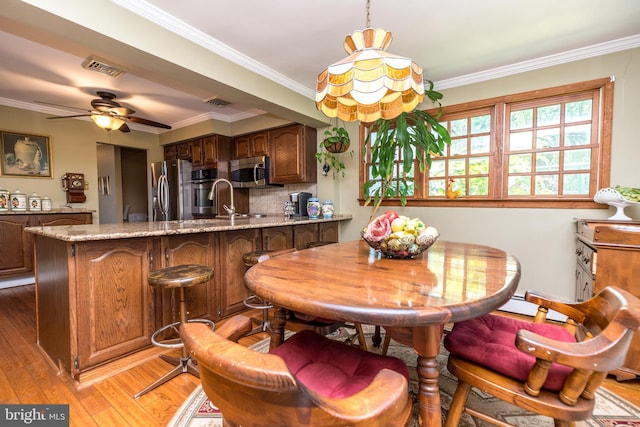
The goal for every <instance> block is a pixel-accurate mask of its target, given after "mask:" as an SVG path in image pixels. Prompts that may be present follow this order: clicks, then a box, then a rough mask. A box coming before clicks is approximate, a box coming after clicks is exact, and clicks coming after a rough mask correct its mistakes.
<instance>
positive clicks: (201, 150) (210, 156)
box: [191, 135, 231, 166]
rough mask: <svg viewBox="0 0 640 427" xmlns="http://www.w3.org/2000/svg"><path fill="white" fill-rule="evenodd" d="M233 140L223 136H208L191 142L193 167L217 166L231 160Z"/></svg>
mask: <svg viewBox="0 0 640 427" xmlns="http://www.w3.org/2000/svg"><path fill="white" fill-rule="evenodd" d="M230 141H231V139H230V138H229V137H227V136H223V135H208V136H205V137H202V138H199V139H196V140H194V141H192V142H191V164H192V166H217V165H218V162H227V161H229V160H230V157H229V156H230V144H231V142H230Z"/></svg>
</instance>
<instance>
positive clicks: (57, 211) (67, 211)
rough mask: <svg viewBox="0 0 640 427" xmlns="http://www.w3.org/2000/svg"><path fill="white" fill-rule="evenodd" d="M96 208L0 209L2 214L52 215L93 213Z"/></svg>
mask: <svg viewBox="0 0 640 427" xmlns="http://www.w3.org/2000/svg"><path fill="white" fill-rule="evenodd" d="M93 212H95V211H94V210H91V209H82V208H53V209H51V210H50V211H30V210H24V211H11V210H6V211H2V210H0V215H51V214H70V213H71V214H73V213H93Z"/></svg>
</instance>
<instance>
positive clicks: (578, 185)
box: [562, 173, 589, 195]
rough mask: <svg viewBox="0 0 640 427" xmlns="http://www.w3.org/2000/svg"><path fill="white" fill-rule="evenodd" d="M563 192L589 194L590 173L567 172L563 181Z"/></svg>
mask: <svg viewBox="0 0 640 427" xmlns="http://www.w3.org/2000/svg"><path fill="white" fill-rule="evenodd" d="M562 193H563V194H579V195H584V194H589V174H588V173H576V174H566V175H565V176H564V178H563V183H562Z"/></svg>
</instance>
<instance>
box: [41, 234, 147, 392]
mask: <svg viewBox="0 0 640 427" xmlns="http://www.w3.org/2000/svg"><path fill="white" fill-rule="evenodd" d="M36 244H37V246H36V247H37V252H36V256H37V264H38V272H39V273H40V272H44V271H47V272H49V273H48V274H38V275H37V277H36V302H37V307H38V310H37V319H38V333H37V340H38V344H39V345H40V346H41V347H42V348H43V349H44V350H45V351H46V353H47V354H49V356H50V357H51V359H52V360H53V361H54V363H55V364H56V366H58V365H60V366H63V367H64V368H65V369H67V370H68V371H69V372H70V373H71V375H72V376H73V377H74V378H76V379H77V378H78V377H79V376H80V375H81V374H82V373H84V372H86V371H88V370H90V369H92V368H94V367H96V366H98V365H100V364H102V363H105V362H107V361H110V360H113V359H116V358H120V357H122V356H123V355H126V354H129V353H133V352H136V351H138V350H140V349H142V348H144V347H146V346H148V345H149V344H150V342H151V335H152V334H153V331H154V325H153V319H154V316H153V302H152V293H151V290H150V287H149V285H148V284H147V274H148V271H149V270H150V263H151V259H152V251H153V244H152V241H151V240H150V239H146V238H140V239H123V240H99V241H89V242H77V243H72V242H65V241H61V240H56V239H50V238H46V237H43V236H36ZM51 273H54V274H51Z"/></svg>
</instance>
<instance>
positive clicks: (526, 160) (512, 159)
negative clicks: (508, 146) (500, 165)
mask: <svg viewBox="0 0 640 427" xmlns="http://www.w3.org/2000/svg"><path fill="white" fill-rule="evenodd" d="M526 172H531V154H512V155H510V156H509V173H526Z"/></svg>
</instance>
